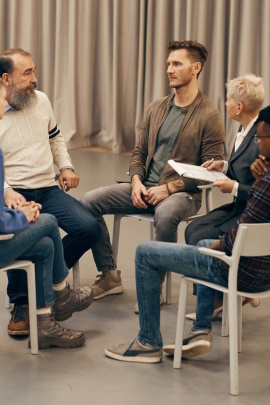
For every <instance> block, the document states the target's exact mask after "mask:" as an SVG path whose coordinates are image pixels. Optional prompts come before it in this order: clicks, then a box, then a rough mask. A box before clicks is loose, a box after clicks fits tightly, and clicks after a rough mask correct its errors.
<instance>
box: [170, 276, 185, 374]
mask: <svg viewBox="0 0 270 405" xmlns="http://www.w3.org/2000/svg"><path fill="white" fill-rule="evenodd" d="M187 291H188V282H187V280H186V279H185V278H184V277H183V278H182V280H181V286H180V294H179V304H178V314H177V324H176V337H175V350H174V360H173V368H181V360H182V344H183V337H184V326H185V313H186V302H187Z"/></svg>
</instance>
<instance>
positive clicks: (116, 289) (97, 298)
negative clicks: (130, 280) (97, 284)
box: [92, 286, 124, 300]
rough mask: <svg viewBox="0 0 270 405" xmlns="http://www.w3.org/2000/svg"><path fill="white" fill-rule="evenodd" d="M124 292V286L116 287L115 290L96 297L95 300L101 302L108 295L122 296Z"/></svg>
mask: <svg viewBox="0 0 270 405" xmlns="http://www.w3.org/2000/svg"><path fill="white" fill-rule="evenodd" d="M92 288H93V287H92ZM122 292H124V287H123V286H120V287H115V288H112V289H111V290H108V291H105V292H104V293H102V294H100V295H97V296H95V298H94V300H100V299H101V298H104V297H106V296H107V295H114V294H121V293H122Z"/></svg>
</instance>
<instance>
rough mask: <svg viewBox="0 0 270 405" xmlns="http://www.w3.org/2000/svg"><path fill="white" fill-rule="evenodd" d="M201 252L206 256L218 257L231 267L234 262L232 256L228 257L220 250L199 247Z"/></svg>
mask: <svg viewBox="0 0 270 405" xmlns="http://www.w3.org/2000/svg"><path fill="white" fill-rule="evenodd" d="M199 251H200V252H201V253H202V254H204V255H208V256H212V257H216V258H217V259H220V260H222V261H223V262H225V263H227V264H228V265H229V266H230V265H231V264H232V262H233V259H232V258H231V257H230V256H227V255H226V253H225V252H221V251H220V250H213V249H208V248H204V247H199Z"/></svg>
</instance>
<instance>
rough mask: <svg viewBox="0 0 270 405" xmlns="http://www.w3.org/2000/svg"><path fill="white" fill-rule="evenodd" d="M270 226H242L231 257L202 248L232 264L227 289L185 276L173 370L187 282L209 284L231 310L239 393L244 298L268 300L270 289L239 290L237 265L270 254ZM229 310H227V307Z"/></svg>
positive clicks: (233, 376)
mask: <svg viewBox="0 0 270 405" xmlns="http://www.w3.org/2000/svg"><path fill="white" fill-rule="evenodd" d="M269 234H270V224H269V223H268V224H241V225H240V226H239V229H238V232H237V236H236V239H235V243H234V247H233V250H232V255H231V256H227V255H226V254H225V253H224V252H220V251H217V250H212V249H208V248H203V247H202V248H199V250H200V252H201V253H203V254H207V255H209V256H213V257H217V258H219V259H220V260H222V261H224V262H225V263H227V264H228V265H229V271H228V273H229V280H228V288H225V287H222V286H220V285H218V284H214V283H210V282H206V281H203V280H199V279H194V278H190V277H182V281H181V286H180V296H179V307H178V316H177V328H176V340H175V354H174V362H173V367H174V368H180V367H181V356H182V342H183V335H184V322H185V313H186V299H187V289H188V282H189V281H191V282H193V283H197V284H202V285H206V286H208V287H210V288H213V289H215V290H218V291H222V292H223V293H227V294H226V295H227V297H228V307H229V320H230V323H229V326H230V334H229V344H230V346H229V347H230V393H231V394H232V395H238V394H239V387H238V352H241V349H242V296H245V297H247V298H260V299H262V298H268V297H270V289H269V290H268V291H265V292H260V293H254V292H246V291H245V292H244V291H238V290H237V274H238V264H239V259H240V257H241V256H246V257H252V256H253V257H255V256H268V255H270V243H269ZM225 309H226V307H225Z"/></svg>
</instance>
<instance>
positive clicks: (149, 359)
mask: <svg viewBox="0 0 270 405" xmlns="http://www.w3.org/2000/svg"><path fill="white" fill-rule="evenodd" d="M105 354H106V356H108V357H110V358H111V359H114V360H120V361H126V362H129V363H160V362H161V361H162V356H158V357H147V356H145V357H143V356H137V357H128V356H121V355H120V354H116V353H112V352H110V351H109V350H107V349H105Z"/></svg>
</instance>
